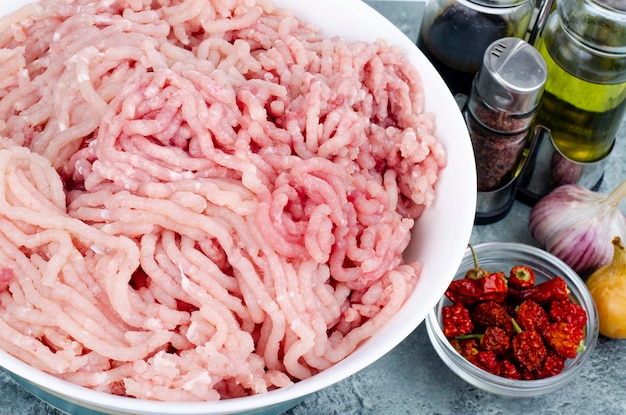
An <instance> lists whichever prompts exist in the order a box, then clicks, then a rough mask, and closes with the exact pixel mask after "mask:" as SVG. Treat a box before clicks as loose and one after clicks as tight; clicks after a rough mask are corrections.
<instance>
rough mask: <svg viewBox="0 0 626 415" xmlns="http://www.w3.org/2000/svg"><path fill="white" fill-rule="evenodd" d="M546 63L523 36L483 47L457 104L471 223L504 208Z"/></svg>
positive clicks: (512, 196) (521, 158)
mask: <svg viewBox="0 0 626 415" xmlns="http://www.w3.org/2000/svg"><path fill="white" fill-rule="evenodd" d="M547 72H548V69H547V67H546V63H545V61H544V59H543V58H542V56H541V55H540V54H539V52H538V51H537V50H536V49H535V48H533V47H532V46H531V45H530V44H529V43H528V42H526V41H524V40H522V39H519V38H515V37H505V38H502V39H498V40H496V41H495V42H493V43H492V44H491V45H489V47H488V48H487V49H486V51H485V53H484V56H483V63H482V67H481V69H480V71H479V72H478V73H477V75H476V77H475V78H474V82H473V85H472V91H471V93H470V96H469V99H468V101H467V104H466V106H465V108H464V110H463V113H464V116H465V120H466V122H467V127H468V130H469V133H470V138H471V140H472V147H473V149H474V157H475V160H476V175H477V180H478V182H477V189H478V198H477V208H476V219H475V223H476V224H485V223H492V222H495V221H497V220H500V219H501V218H503V217H504V216H506V214H507V213H508V212H509V210H510V208H511V206H512V204H513V202H514V200H515V181H516V179H517V177H518V176H519V173H520V171H521V169H522V167H523V164H524V163H523V162H524V160H525V157H524V154H525V151H527V150H528V147H529V143H530V140H531V138H532V133H531V127H532V124H533V122H534V118H535V114H536V113H537V110H538V108H539V105H540V103H541V98H542V94H543V89H544V86H545V82H546V79H547Z"/></svg>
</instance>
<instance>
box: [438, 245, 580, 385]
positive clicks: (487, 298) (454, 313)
mask: <svg viewBox="0 0 626 415" xmlns="http://www.w3.org/2000/svg"><path fill="white" fill-rule="evenodd" d="M474 264H475V268H474V269H472V270H469V271H468V272H467V273H466V275H465V277H464V278H462V279H459V280H455V281H452V283H451V284H450V286H449V287H448V290H447V291H446V296H447V297H448V299H450V301H452V305H449V306H445V307H443V309H442V317H443V331H444V334H445V336H446V337H447V338H448V340H449V341H450V343H451V344H452V345H453V347H454V348H455V349H456V350H457V351H458V352H459V353H460V354H461V355H462V356H463V357H465V358H466V359H467V360H469V361H470V362H472V363H473V364H474V365H476V366H478V367H479V368H481V369H483V370H486V371H488V372H490V373H493V374H495V375H498V376H503V377H507V378H511V379H523V380H531V379H542V378H546V377H550V376H554V375H556V374H558V373H560V372H561V371H562V370H563V368H564V366H565V360H566V359H568V358H573V357H575V356H576V354H577V353H579V352H580V351H582V350H584V343H585V324H586V323H587V314H586V312H585V310H584V309H583V307H582V306H581V305H579V304H577V303H574V302H572V300H571V299H570V296H569V290H568V288H567V284H566V282H565V280H564V279H563V278H561V277H555V278H552V279H550V280H547V281H545V282H542V283H540V284H535V273H534V271H533V269H531V268H529V267H526V266H522V265H519V266H515V267H513V268H512V269H511V270H510V272H509V274H508V275H506V274H505V273H503V272H493V273H490V272H487V271H486V270H484V269H481V268H479V267H478V262H477V260H476V257H475V256H474Z"/></svg>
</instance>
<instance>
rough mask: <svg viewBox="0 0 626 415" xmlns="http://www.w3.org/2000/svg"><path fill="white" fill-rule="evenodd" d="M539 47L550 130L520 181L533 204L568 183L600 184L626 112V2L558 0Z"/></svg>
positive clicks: (541, 117) (542, 115)
mask: <svg viewBox="0 0 626 415" xmlns="http://www.w3.org/2000/svg"><path fill="white" fill-rule="evenodd" d="M536 47H537V49H538V50H539V52H540V53H541V55H542V56H543V57H544V59H545V61H546V63H547V65H548V79H547V81H546V86H545V93H544V97H543V102H542V107H541V110H540V111H539V113H538V115H537V124H538V125H540V126H542V127H544V128H545V130H546V131H545V133H544V134H542V137H541V143H540V144H538V148H537V151H536V154H533V155H531V157H532V159H533V160H532V163H533V164H534V168H533V169H531V170H529V171H528V172H527V175H526V176H527V177H524V178H523V179H522V180H521V181H522V182H523V183H522V185H521V187H522V188H521V192H520V194H521V195H525V197H524V199H520V200H522V201H524V202H526V203H528V204H531V205H532V204H534V202H536V201H537V200H539V199H540V198H541V197H543V196H545V195H546V194H548V193H549V192H550V191H551V190H552V189H554V188H555V187H558V186H560V185H563V184H569V183H578V184H580V185H582V186H585V187H588V188H591V189H595V188H597V187H598V186H599V184H600V182H601V179H602V176H603V173H604V165H605V164H606V161H607V158H608V157H609V156H610V153H611V150H612V149H613V147H614V146H615V145H616V142H615V139H616V138H615V137H616V133H617V130H618V128H619V126H620V125H621V123H622V120H623V118H624V114H625V112H626V0H557V8H556V10H554V11H553V12H552V13H551V14H550V16H549V18H548V20H547V22H546V25H545V27H544V29H543V33H542V35H541V36H540V37H539V39H538V42H537V44H536ZM620 145H624V144H620Z"/></svg>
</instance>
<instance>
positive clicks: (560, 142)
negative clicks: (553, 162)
mask: <svg viewBox="0 0 626 415" xmlns="http://www.w3.org/2000/svg"><path fill="white" fill-rule="evenodd" d="M539 51H540V52H541V54H542V56H543V57H544V59H545V61H546V64H547V66H548V73H550V77H549V78H548V81H547V82H546V87H545V91H544V94H543V101H542V108H541V112H540V113H539V116H538V121H537V122H538V124H541V125H545V126H546V127H548V128H549V129H550V132H551V134H552V138H553V140H554V143H555V145H556V146H557V148H558V149H559V151H560V152H561V153H563V155H565V156H566V157H568V158H570V159H571V160H574V161H579V162H593V161H596V160H600V159H602V158H604V157H605V156H606V155H607V154H608V153H609V152H610V151H611V147H612V145H613V141H614V140H615V135H616V134H617V130H618V128H619V127H620V121H621V119H622V118H623V116H624V111H625V110H626V82H621V83H616V84H603V83H597V82H591V81H587V80H584V79H580V78H577V77H575V76H573V75H572V74H570V73H569V72H567V71H566V70H564V69H563V68H562V67H560V66H559V65H557V64H556V62H555V61H554V59H553V58H552V57H551V55H550V52H549V51H548V50H547V49H546V47H545V42H543V43H542V44H541V46H540V47H539Z"/></svg>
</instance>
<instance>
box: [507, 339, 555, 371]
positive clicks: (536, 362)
mask: <svg viewBox="0 0 626 415" xmlns="http://www.w3.org/2000/svg"><path fill="white" fill-rule="evenodd" d="M511 343H512V346H513V358H514V359H515V362H517V364H518V365H519V366H520V368H522V369H523V370H526V371H529V372H532V371H534V370H537V369H539V368H540V367H541V364H542V363H543V361H544V360H545V359H546V356H547V355H548V350H547V349H546V345H545V344H544V343H543V339H542V338H541V334H539V333H538V332H536V331H523V332H521V333H518V334H516V335H515V336H513V340H512V342H511Z"/></svg>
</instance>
